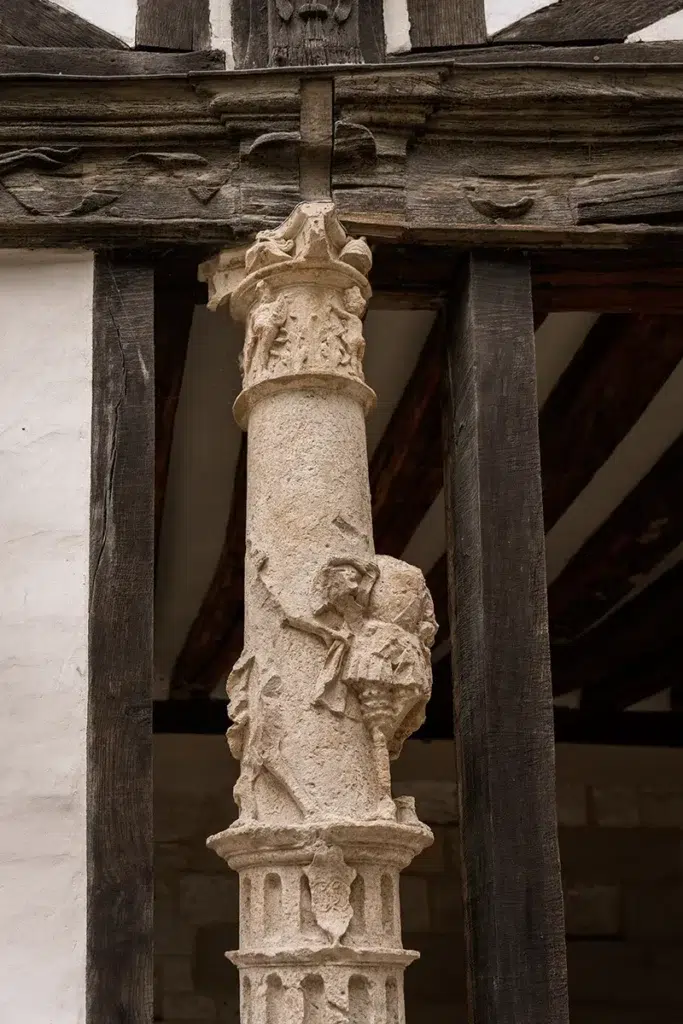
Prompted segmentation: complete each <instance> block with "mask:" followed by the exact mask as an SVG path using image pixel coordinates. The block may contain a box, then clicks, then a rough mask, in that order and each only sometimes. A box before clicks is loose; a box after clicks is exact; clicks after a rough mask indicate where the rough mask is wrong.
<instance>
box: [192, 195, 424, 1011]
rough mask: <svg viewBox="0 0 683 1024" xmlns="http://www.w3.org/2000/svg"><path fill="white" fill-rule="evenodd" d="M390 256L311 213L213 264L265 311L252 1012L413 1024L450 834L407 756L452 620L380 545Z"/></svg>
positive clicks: (245, 721)
mask: <svg viewBox="0 0 683 1024" xmlns="http://www.w3.org/2000/svg"><path fill="white" fill-rule="evenodd" d="M371 263H372V257H371V253H370V249H369V248H368V246H367V245H366V243H365V241H363V240H360V241H358V240H354V239H349V238H348V236H347V235H346V233H345V232H344V230H343V228H342V227H341V225H340V223H339V221H338V220H337V217H336V214H335V210H334V207H333V205H332V204H331V203H305V204H303V205H302V206H299V207H298V208H297V209H296V210H295V211H294V212H293V213H292V215H291V216H290V217H289V219H288V220H287V221H286V222H285V223H284V224H283V225H282V227H280V228H278V229H276V230H274V231H265V232H262V233H261V234H260V235H259V236H258V237H257V240H256V242H255V243H254V244H253V245H252V246H251V247H250V248H248V249H246V250H245V249H242V250H228V251H226V252H224V253H222V254H221V255H220V256H218V257H217V258H216V259H214V260H212V261H211V262H209V263H207V264H205V265H204V267H203V268H202V273H203V277H204V279H205V280H207V281H208V282H209V294H210V303H209V304H210V307H211V308H212V309H217V308H218V307H219V306H222V305H224V304H227V303H229V304H230V309H231V311H232V314H233V316H234V317H235V318H236V319H238V320H240V321H243V322H245V323H246V337H245V343H244V351H243V353H242V371H243V378H244V390H243V391H242V393H241V395H240V396H239V398H238V399H237V402H236V404H235V415H236V418H237V421H238V423H239V424H240V426H242V427H243V428H244V429H245V430H246V429H247V428H248V431H249V446H248V499H247V553H246V590H245V649H244V653H243V654H242V657H241V658H240V660H239V662H238V663H237V665H236V666H235V668H234V670H233V672H232V674H231V676H230V679H229V680H228V695H229V697H230V716H231V719H232V721H233V723H234V724H233V725H232V727H231V728H230V730H229V732H228V742H229V744H230V749H231V750H232V752H233V754H234V755H235V756H236V757H237V758H239V760H240V761H241V775H240V779H239V782H238V784H237V786H236V788H235V799H236V802H237V804H238V807H239V812H240V813H239V818H238V820H237V821H236V822H235V823H234V824H233V825H232V826H231V827H230V828H228V829H227V830H226V831H225V832H221V833H220V834H219V835H216V836H212V837H211V838H210V839H209V840H208V844H209V846H210V847H211V848H212V849H214V850H215V851H216V852H217V853H218V854H219V855H220V856H221V857H223V858H224V859H225V860H226V861H227V862H228V863H229V864H230V866H231V867H232V868H234V869H235V870H236V871H238V872H239V874H240V902H241V909H240V949H239V951H238V952H235V953H230V954H228V955H229V957H230V959H231V960H232V962H233V963H234V964H236V965H237V967H238V968H239V970H240V974H241V992H242V1022H243V1024H342V1022H344V1024H346V1022H353V1024H402V1022H403V1020H404V1009H403V971H404V968H405V967H406V965H407V964H409V963H410V962H411V961H412V960H414V959H415V958H416V957H417V954H416V953H413V952H409V951H406V950H404V949H403V947H402V943H401V927H400V906H399V874H400V871H401V870H402V869H403V868H404V867H406V866H407V865H408V864H409V863H410V861H411V860H412V859H413V857H414V856H415V855H416V854H418V853H419V852H420V851H422V850H423V849H424V848H425V847H426V846H428V845H429V843H430V842H431V841H432V836H431V833H430V831H429V829H428V828H427V827H426V826H424V825H422V824H421V823H420V822H419V821H418V819H417V817H416V815H415V805H414V801H412V800H411V799H410V798H405V797H404V798H399V799H396V800H393V799H392V797H391V782H390V774H389V759H390V758H392V757H397V756H398V754H399V753H400V751H401V747H402V744H403V742H404V740H405V739H406V738H407V737H408V736H409V735H410V734H411V733H412V732H413V731H414V730H415V729H416V728H417V727H418V726H419V725H420V724H421V722H422V721H423V718H424V709H425V705H426V703H427V700H428V699H429V695H430V692H431V662H430V656H429V648H430V646H431V644H432V642H433V640H434V635H435V630H436V624H435V621H434V610H433V605H432V601H431V597H430V595H429V592H428V590H427V588H426V585H425V582H424V578H423V576H422V573H421V572H420V571H419V570H418V569H416V568H414V567H413V566H410V565H406V564H405V563H404V562H400V561H397V560H396V559H393V558H388V557H384V556H376V555H375V552H374V544H373V536H372V516H371V506H370V489H369V483H368V465H367V450H366V438H365V419H364V417H365V414H366V413H367V412H368V411H369V410H370V409H371V408H372V407H373V405H374V401H375V395H374V393H373V392H372V391H371V390H370V388H368V386H367V385H366V384H365V381H364V378H363V369H362V360H363V351H364V341H363V329H362V317H363V315H364V313H365V309H366V304H367V300H368V298H369V296H370V287H369V284H368V281H367V274H368V271H369V270H370V266H371Z"/></svg>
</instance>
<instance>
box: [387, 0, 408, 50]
mask: <svg viewBox="0 0 683 1024" xmlns="http://www.w3.org/2000/svg"><path fill="white" fill-rule="evenodd" d="M384 35H385V38H386V44H387V53H410V49H411V44H410V13H409V11H408V0H384Z"/></svg>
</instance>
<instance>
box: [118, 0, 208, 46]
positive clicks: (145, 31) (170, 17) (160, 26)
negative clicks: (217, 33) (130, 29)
mask: <svg viewBox="0 0 683 1024" xmlns="http://www.w3.org/2000/svg"><path fill="white" fill-rule="evenodd" d="M135 45H136V46H145V47H149V48H150V49H154V50H208V49H209V48H210V46H211V22H210V18H209V0H138V18H137V25H136V28H135Z"/></svg>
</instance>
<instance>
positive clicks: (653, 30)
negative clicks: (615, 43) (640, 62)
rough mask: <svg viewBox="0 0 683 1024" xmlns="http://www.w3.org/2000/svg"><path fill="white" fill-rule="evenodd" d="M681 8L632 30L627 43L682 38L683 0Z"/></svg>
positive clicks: (682, 0)
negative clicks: (637, 29) (636, 30)
mask: <svg viewBox="0 0 683 1024" xmlns="http://www.w3.org/2000/svg"><path fill="white" fill-rule="evenodd" d="M681 8H682V9H681V10H680V11H677V12H676V13H675V14H670V15H669V16H668V18H660V19H659V21H654V22H653V23H652V24H651V25H647V26H646V27H645V28H641V29H640V31H639V32H634V33H633V35H631V36H629V37H628V39H627V40H626V42H627V43H656V42H666V41H667V40H668V39H683V0H681Z"/></svg>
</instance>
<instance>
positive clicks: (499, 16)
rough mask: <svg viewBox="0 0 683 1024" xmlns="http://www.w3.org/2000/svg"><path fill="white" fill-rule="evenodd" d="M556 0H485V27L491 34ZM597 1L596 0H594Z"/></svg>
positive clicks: (550, 5) (549, 5)
mask: <svg viewBox="0 0 683 1024" xmlns="http://www.w3.org/2000/svg"><path fill="white" fill-rule="evenodd" d="M555 2H556V0H486V28H487V31H488V34H489V35H490V36H493V35H495V34H496V32H502V31H503V29H504V28H507V27H508V25H514V24H515V22H516V21H521V19H522V18H526V17H527V15H528V14H534V13H535V11H540V10H541V8H543V7H552V6H553V4H554V3H555ZM596 2H598V0H596Z"/></svg>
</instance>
